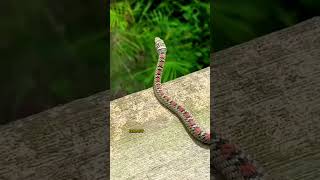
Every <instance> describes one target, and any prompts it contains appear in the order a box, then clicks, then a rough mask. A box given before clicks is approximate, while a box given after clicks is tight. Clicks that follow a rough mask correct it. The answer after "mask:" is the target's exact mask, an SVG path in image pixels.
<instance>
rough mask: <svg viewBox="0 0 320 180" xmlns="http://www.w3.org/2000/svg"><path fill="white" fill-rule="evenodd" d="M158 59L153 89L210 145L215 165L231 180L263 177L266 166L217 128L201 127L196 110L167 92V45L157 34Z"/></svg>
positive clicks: (160, 100) (197, 135)
mask: <svg viewBox="0 0 320 180" xmlns="http://www.w3.org/2000/svg"><path fill="white" fill-rule="evenodd" d="M155 47H156V50H157V52H158V55H159V56H158V63H157V66H156V70H155V76H154V85H153V90H154V94H155V96H156V98H157V99H158V101H159V102H160V103H161V104H162V105H164V106H165V107H166V108H168V109H169V110H171V111H172V112H173V113H174V114H176V115H177V116H178V117H179V119H180V120H181V122H182V123H183V125H184V126H185V127H186V129H187V131H188V132H189V133H190V134H191V135H192V136H193V137H194V138H195V139H197V140H198V141H200V142H201V143H203V144H207V145H210V147H211V148H212V149H213V150H214V153H213V154H212V155H211V156H213V165H214V167H215V169H217V170H218V171H219V172H220V173H221V174H222V175H223V176H224V177H225V178H226V179H228V180H262V179H264V174H263V173H262V169H261V168H258V166H257V164H256V163H255V162H254V161H253V160H252V159H251V158H250V157H249V156H247V155H246V154H245V153H244V152H243V151H241V149H240V148H239V147H238V146H236V145H234V144H232V143H230V142H229V141H228V140H227V139H225V138H222V137H221V136H220V135H219V134H218V133H217V132H211V133H210V132H205V131H204V130H203V129H202V128H201V127H199V126H198V125H197V123H196V121H195V118H194V117H193V116H192V114H191V113H190V112H189V111H187V110H186V109H185V108H184V107H183V106H182V105H180V104H178V103H177V102H176V101H174V100H173V99H172V98H171V97H170V96H168V95H167V94H165V93H164V91H163V89H162V85H161V77H162V73H163V70H164V65H165V59H166V52H167V48H166V45H165V43H164V41H163V40H162V39H160V38H159V37H156V38H155Z"/></svg>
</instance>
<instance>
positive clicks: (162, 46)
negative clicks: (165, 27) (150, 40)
mask: <svg viewBox="0 0 320 180" xmlns="http://www.w3.org/2000/svg"><path fill="white" fill-rule="evenodd" d="M154 42H155V47H156V49H157V52H158V53H160V51H166V50H167V48H166V45H165V44H164V42H163V40H162V39H160V38H159V37H155V38H154Z"/></svg>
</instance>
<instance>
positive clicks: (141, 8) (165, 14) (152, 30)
mask: <svg viewBox="0 0 320 180" xmlns="http://www.w3.org/2000/svg"><path fill="white" fill-rule="evenodd" d="M209 13H210V11H209V2H202V1H199V0H197V1H191V2H183V1H181V2H178V1H170V0H164V1H161V2H160V3H159V2H156V1H144V0H134V1H125V0H124V1H116V2H114V3H112V4H111V8H110V22H111V23H110V31H111V39H110V47H111V52H110V55H111V69H110V70H111V90H112V91H113V92H114V93H115V92H117V91H120V90H125V91H126V92H127V93H132V92H135V91H138V90H142V89H145V88H148V87H151V86H152V82H153V75H154V71H155V66H156V62H157V53H156V51H155V47H154V38H155V37H156V36H159V37H161V38H162V39H163V40H164V41H165V43H166V45H167V48H168V56H167V62H166V65H165V71H164V76H163V81H164V82H165V81H169V80H172V79H175V78H177V77H179V76H182V75H186V74H188V73H190V72H192V71H195V70H199V69H201V68H203V67H206V66H209V51H210V47H209V45H210V44H209V37H210V31H209V19H208V17H209Z"/></svg>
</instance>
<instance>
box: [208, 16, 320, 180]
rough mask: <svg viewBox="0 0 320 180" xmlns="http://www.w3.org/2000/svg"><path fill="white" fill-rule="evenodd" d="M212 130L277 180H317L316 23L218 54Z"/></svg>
mask: <svg viewBox="0 0 320 180" xmlns="http://www.w3.org/2000/svg"><path fill="white" fill-rule="evenodd" d="M210 73H211V98H213V99H212V100H211V117H212V124H211V125H212V127H214V128H218V129H219V130H220V131H221V132H223V133H224V134H225V136H226V137H228V138H229V139H231V141H232V142H234V143H236V144H239V145H240V146H241V147H242V148H243V149H244V150H245V151H246V152H248V154H250V155H252V156H253V157H254V159H255V160H257V161H258V162H260V164H261V165H263V166H264V169H265V171H267V172H268V174H270V175H271V176H272V177H273V178H274V179H281V180H295V179H297V180H298V179H299V180H300V179H304V180H314V179H319V177H320V18H319V17H315V18H313V19H310V20H307V21H305V22H302V23H300V24H297V25H295V26H293V27H289V28H287V29H284V30H281V31H278V32H275V33H272V34H269V35H266V36H263V37H261V38H257V39H254V40H252V41H249V42H247V43H244V44H241V45H238V46H235V47H232V48H230V49H227V50H224V51H221V52H218V53H216V54H214V55H213V56H212V64H211V72H210Z"/></svg>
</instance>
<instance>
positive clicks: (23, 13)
mask: <svg viewBox="0 0 320 180" xmlns="http://www.w3.org/2000/svg"><path fill="white" fill-rule="evenodd" d="M112 3H113V4H114V6H113V8H115V9H113V10H116V11H112V12H110V13H111V16H110V17H112V16H113V17H114V18H113V19H111V22H110V23H111V29H110V31H111V32H110V33H111V39H110V38H109V34H108V33H107V25H106V24H109V23H108V22H107V21H106V19H108V17H109V15H108V14H109V13H106V8H105V6H106V4H102V3H100V2H99V1H89V0H79V1H76V2H72V1H62V0H56V1H40V0H29V1H25V2H24V1H19V2H18V1H14V0H3V1H1V2H0V10H1V13H0V14H1V16H0V20H1V26H0V27H1V28H0V35H1V41H0V47H1V61H0V67H1V69H0V73H1V74H0V80H1V81H0V83H1V89H0V123H1V124H4V123H7V122H10V121H13V120H15V119H19V118H22V117H25V116H28V115H31V114H35V113H38V112H41V111H43V110H46V109H48V108H51V107H53V106H56V105H58V104H64V103H67V102H69V101H72V100H74V99H78V98H82V97H87V96H89V95H91V94H94V93H96V92H100V91H103V90H105V89H108V88H109V87H108V82H109V77H111V89H112V90H113V92H114V94H115V97H116V96H117V94H119V93H120V95H125V94H129V93H132V92H136V91H139V90H141V89H145V88H148V87H150V86H151V82H152V73H153V69H152V68H154V67H153V66H154V63H155V62H156V56H155V53H154V47H153V38H154V36H155V35H159V36H161V37H163V38H164V39H165V40H166V43H167V46H168V62H170V61H171V62H170V63H169V64H167V66H166V69H167V70H166V75H165V76H166V77H165V81H167V80H171V79H174V78H176V77H179V76H182V75H185V74H188V73H190V72H193V71H196V70H198V69H201V68H204V67H207V66H209V47H210V46H211V48H212V49H211V52H217V51H219V50H222V49H225V48H228V47H231V46H234V45H236V44H240V43H242V42H246V41H248V40H251V39H254V38H256V37H259V36H262V35H264V34H268V33H270V32H273V31H276V30H279V29H282V28H285V27H288V26H291V25H294V24H296V23H298V22H301V21H303V20H306V19H309V18H311V17H313V16H316V15H319V13H318V12H320V1H318V0H268V1H267V0H264V1H254V0H242V1H239V0H228V1H224V0H214V1H211V2H210V3H211V9H210V11H209V13H208V12H207V9H208V7H209V4H210V3H209V1H200V0H199V1H185V0H183V1H182V0H181V1H169V0H163V1H156V0H154V1H152V0H130V1H123V0H122V1H121V0H119V1H113V2H112ZM112 13H113V14H112ZM209 14H210V16H209ZM209 21H210V23H209ZM206 24H208V25H210V26H209V27H207V26H206ZM160 25H161V26H160ZM159 26H160V27H159ZM209 28H210V30H209ZM148 32H149V33H148ZM209 34H211V36H210V41H209V38H208V37H209V36H208V35H209ZM108 42H110V43H111V47H112V46H113V48H112V50H111V52H112V53H113V54H112V53H111V54H110V56H111V72H110V76H109V73H108V69H109V68H110V67H109V66H108V61H109V49H108V45H109V43H108ZM123 42H127V43H123ZM150 42H151V43H150ZM115 45H118V46H115ZM186 59H187V60H186ZM115 60H116V61H115Z"/></svg>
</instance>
